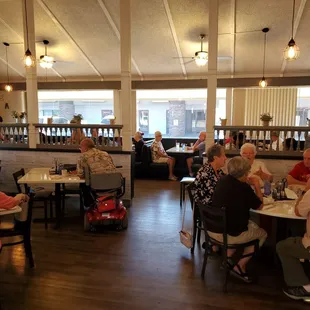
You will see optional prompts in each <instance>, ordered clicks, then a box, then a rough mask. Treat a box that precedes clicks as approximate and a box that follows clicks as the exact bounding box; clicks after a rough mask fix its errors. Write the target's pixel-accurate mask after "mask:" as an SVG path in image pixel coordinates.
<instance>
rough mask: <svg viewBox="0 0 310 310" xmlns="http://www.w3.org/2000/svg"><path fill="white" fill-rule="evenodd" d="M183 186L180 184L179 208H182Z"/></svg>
mask: <svg viewBox="0 0 310 310" xmlns="http://www.w3.org/2000/svg"><path fill="white" fill-rule="evenodd" d="M182 190H183V184H182V183H181V182H180V207H182V197H183V193H182Z"/></svg>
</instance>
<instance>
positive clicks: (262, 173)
mask: <svg viewBox="0 0 310 310" xmlns="http://www.w3.org/2000/svg"><path fill="white" fill-rule="evenodd" d="M240 155H241V156H242V157H243V158H247V159H248V160H249V162H250V165H251V170H250V173H249V177H250V176H257V177H258V178H259V184H260V186H264V181H269V182H272V179H273V176H272V174H271V173H270V172H269V171H268V169H267V168H266V166H265V164H264V163H263V162H262V161H260V160H256V159H255V156H256V147H255V145H254V144H251V143H245V144H243V145H242V147H241V150H240Z"/></svg>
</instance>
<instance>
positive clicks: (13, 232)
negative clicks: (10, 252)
mask: <svg viewBox="0 0 310 310" xmlns="http://www.w3.org/2000/svg"><path fill="white" fill-rule="evenodd" d="M33 198H34V194H30V199H29V202H28V211H27V219H26V221H24V222H21V221H17V220H16V221H15V225H14V227H13V228H11V229H1V228H0V239H1V240H2V242H3V244H2V247H3V248H4V247H6V246H13V245H17V244H21V243H23V244H24V249H25V254H26V257H27V258H28V261H29V266H30V267H31V268H33V267H34V260H33V255H32V248H31V221H32V208H33V201H34V199H33ZM8 237H22V239H21V240H20V239H18V241H14V242H8V243H5V242H4V241H5V238H8ZM0 251H1V249H0Z"/></svg>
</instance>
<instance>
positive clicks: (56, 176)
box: [50, 174, 63, 180]
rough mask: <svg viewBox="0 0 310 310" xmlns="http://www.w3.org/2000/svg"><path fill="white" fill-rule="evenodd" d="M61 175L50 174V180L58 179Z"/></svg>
mask: <svg viewBox="0 0 310 310" xmlns="http://www.w3.org/2000/svg"><path fill="white" fill-rule="evenodd" d="M62 177H63V176H62V175H59V174H55V175H51V176H50V178H51V180H60V179H61V178H62Z"/></svg>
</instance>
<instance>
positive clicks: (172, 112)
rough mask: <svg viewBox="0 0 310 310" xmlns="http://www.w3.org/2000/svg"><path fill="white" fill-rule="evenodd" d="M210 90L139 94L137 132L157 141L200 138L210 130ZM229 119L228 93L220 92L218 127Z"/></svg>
mask: <svg viewBox="0 0 310 310" xmlns="http://www.w3.org/2000/svg"><path fill="white" fill-rule="evenodd" d="M206 102H207V90H206V89H178V90H140V91H137V130H140V131H142V132H144V136H145V137H153V136H154V132H155V131H157V130H159V131H161V133H162V134H163V136H164V137H197V136H198V134H199V132H200V131H204V130H206ZM225 115H226V89H218V90H217V102H216V124H217V123H220V120H219V119H220V118H225Z"/></svg>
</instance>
